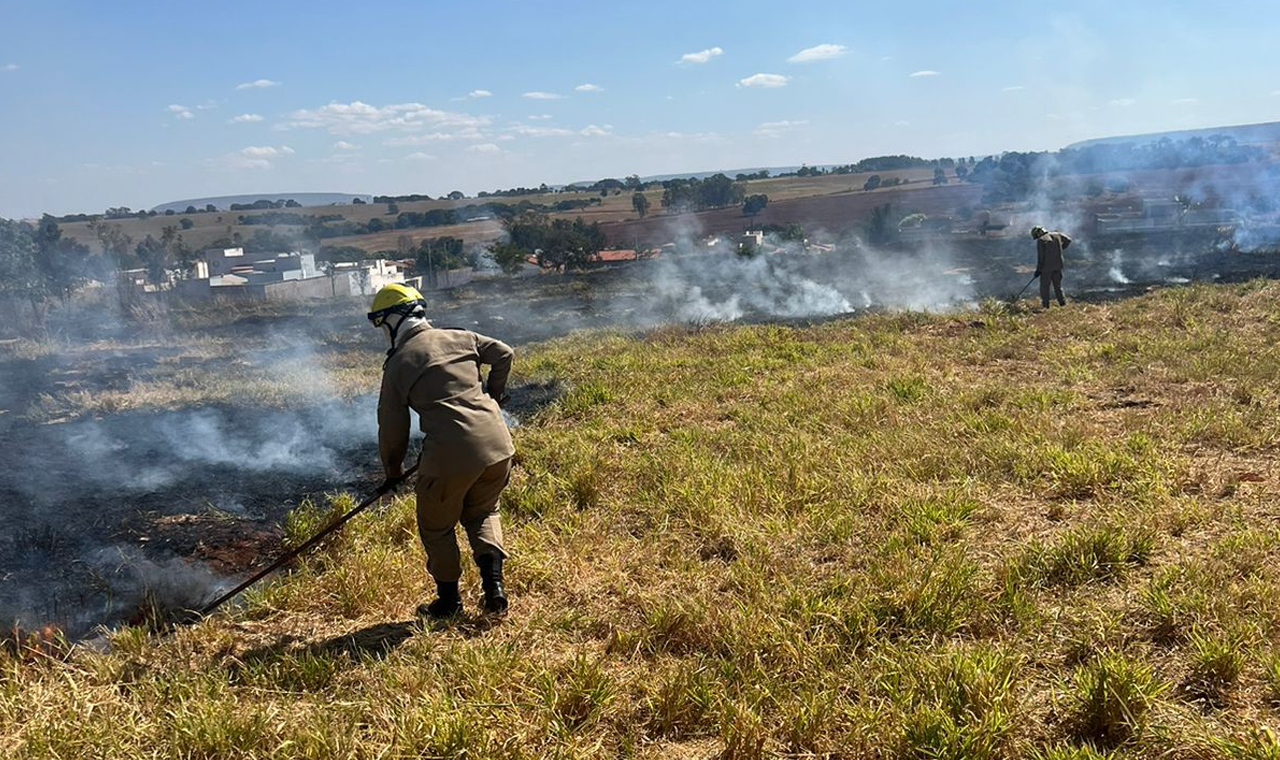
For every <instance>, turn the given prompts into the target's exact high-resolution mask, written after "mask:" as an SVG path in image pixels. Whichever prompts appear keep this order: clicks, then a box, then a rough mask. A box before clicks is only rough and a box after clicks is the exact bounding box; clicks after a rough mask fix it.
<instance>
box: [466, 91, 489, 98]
mask: <svg viewBox="0 0 1280 760" xmlns="http://www.w3.org/2000/svg"><path fill="white" fill-rule="evenodd" d="M467 97H468V98H491V97H493V93H492V92H489V91H488V90H472V91H471V92H468V93H467Z"/></svg>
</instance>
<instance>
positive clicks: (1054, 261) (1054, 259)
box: [1036, 232, 1071, 272]
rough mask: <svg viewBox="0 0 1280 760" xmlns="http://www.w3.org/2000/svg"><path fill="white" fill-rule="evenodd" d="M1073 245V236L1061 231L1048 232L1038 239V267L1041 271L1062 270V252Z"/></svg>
mask: <svg viewBox="0 0 1280 760" xmlns="http://www.w3.org/2000/svg"><path fill="white" fill-rule="evenodd" d="M1069 245H1071V238H1069V237H1067V236H1066V235H1064V234H1063V233H1061V232H1046V233H1044V234H1043V235H1041V236H1040V237H1039V239H1037V240H1036V269H1037V270H1038V271H1040V272H1061V271H1062V252H1063V251H1065V250H1067V246H1069Z"/></svg>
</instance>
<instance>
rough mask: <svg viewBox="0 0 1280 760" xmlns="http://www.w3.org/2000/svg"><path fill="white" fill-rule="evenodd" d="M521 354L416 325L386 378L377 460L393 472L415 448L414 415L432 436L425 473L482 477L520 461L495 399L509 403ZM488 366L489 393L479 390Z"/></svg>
mask: <svg viewBox="0 0 1280 760" xmlns="http://www.w3.org/2000/svg"><path fill="white" fill-rule="evenodd" d="M514 356H515V352H513V351H512V350H511V347H510V346H508V345H507V344H505V343H503V342H502V341H499V340H494V339H493V338H487V337H485V336H483V335H478V334H476V333H473V332H470V331H468V330H442V329H437V328H434V327H431V326H430V325H427V324H423V325H416V326H414V327H413V328H411V329H410V330H409V331H408V332H407V333H406V334H405V336H404V337H403V338H402V339H401V340H400V346H399V348H397V349H396V351H395V353H393V354H392V355H391V357H390V358H389V359H387V363H386V365H385V366H384V367H383V371H382V393H381V395H380V397H379V399H378V453H379V454H380V455H381V456H382V463H383V465H384V466H386V468H387V470H388V471H390V472H396V471H398V470H399V469H400V467H401V465H402V463H403V462H404V457H405V453H406V452H407V451H408V448H409V410H410V409H413V410H414V411H416V412H417V413H418V417H419V422H420V426H421V429H422V432H423V434H424V435H425V436H426V437H425V438H424V440H423V442H422V456H421V459H420V462H421V464H420V469H419V472H420V473H425V474H445V473H451V472H458V471H467V470H474V471H479V470H483V469H484V468H486V467H488V466H489V465H492V464H497V463H498V462H501V461H502V460H504V459H507V458H508V457H510V456H512V455H513V454H515V447H514V446H512V444H511V432H510V431H509V430H507V424H506V422H505V421H503V419H502V412H501V410H499V408H498V402H497V401H495V400H494V399H495V398H502V394H503V392H504V390H505V389H506V385H507V376H508V375H509V374H510V373H511V360H512V358H513V357H514ZM481 364H488V365H490V366H491V367H492V369H491V370H490V371H489V392H488V393H487V394H486V393H485V391H484V388H483V387H481V383H480V365H481Z"/></svg>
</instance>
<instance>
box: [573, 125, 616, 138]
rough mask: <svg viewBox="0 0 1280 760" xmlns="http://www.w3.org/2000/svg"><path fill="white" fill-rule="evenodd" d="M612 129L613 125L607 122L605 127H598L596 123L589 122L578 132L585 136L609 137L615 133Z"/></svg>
mask: <svg viewBox="0 0 1280 760" xmlns="http://www.w3.org/2000/svg"><path fill="white" fill-rule="evenodd" d="M612 129H613V127H612V126H611V125H609V124H605V125H604V126H603V127H597V126H596V125H595V124H588V125H587V126H585V127H583V128H582V131H580V132H578V134H580V135H582V136H583V137H608V136H610V135H612V134H613V132H612V131H610V130H612Z"/></svg>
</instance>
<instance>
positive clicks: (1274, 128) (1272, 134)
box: [1067, 122, 1280, 148]
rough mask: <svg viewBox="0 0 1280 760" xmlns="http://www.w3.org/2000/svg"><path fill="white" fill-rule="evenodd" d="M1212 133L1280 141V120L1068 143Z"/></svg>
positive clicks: (1250, 141) (1250, 140) (1240, 139)
mask: <svg viewBox="0 0 1280 760" xmlns="http://www.w3.org/2000/svg"><path fill="white" fill-rule="evenodd" d="M1212 135H1229V136H1230V137H1234V138H1235V140H1236V142H1238V143H1240V144H1242V145H1248V144H1259V143H1276V142H1280V122H1268V123H1266V124H1245V125H1241V126H1235V127H1211V128H1208V129H1183V130H1178V131H1176V132H1152V133H1151V134H1145V135H1124V136H1120V137H1100V138H1095V139H1093V140H1084V141H1082V142H1078V143H1072V144H1071V145H1068V146H1067V147H1068V148H1088V147H1090V146H1093V145H1119V144H1121V143H1142V144H1146V143H1152V142H1155V141H1157V140H1160V139H1162V138H1165V137H1167V138H1169V139H1170V140H1186V139H1188V138H1192V137H1210V136H1212Z"/></svg>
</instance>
